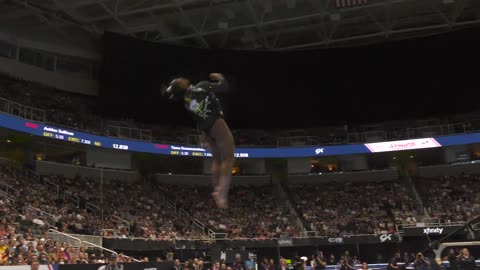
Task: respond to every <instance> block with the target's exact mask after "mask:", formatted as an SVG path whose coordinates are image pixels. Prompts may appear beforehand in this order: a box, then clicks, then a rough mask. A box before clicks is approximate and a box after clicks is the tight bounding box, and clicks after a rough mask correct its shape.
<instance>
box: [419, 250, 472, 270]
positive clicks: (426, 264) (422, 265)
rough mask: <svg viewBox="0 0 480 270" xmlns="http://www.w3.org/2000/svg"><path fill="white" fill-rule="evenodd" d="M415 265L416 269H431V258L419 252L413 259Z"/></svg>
mask: <svg viewBox="0 0 480 270" xmlns="http://www.w3.org/2000/svg"><path fill="white" fill-rule="evenodd" d="M413 266H414V267H415V270H430V260H429V259H428V258H425V256H424V255H423V253H421V252H419V253H417V256H416V257H415V260H414V261H413ZM472 270H473V269H472Z"/></svg>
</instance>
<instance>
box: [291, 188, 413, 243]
mask: <svg viewBox="0 0 480 270" xmlns="http://www.w3.org/2000/svg"><path fill="white" fill-rule="evenodd" d="M288 189H289V191H290V192H289V194H291V196H292V200H293V202H294V204H295V207H296V209H297V211H298V212H299V214H300V216H301V219H302V220H303V222H304V223H305V228H306V229H307V230H309V231H312V232H317V234H318V235H321V236H323V235H325V236H339V235H351V234H383V233H394V232H395V231H396V228H395V223H399V222H401V220H403V219H406V218H408V217H409V216H412V215H415V201H414V199H413V198H412V197H411V196H409V195H408V192H406V188H405V187H404V186H402V185H401V184H400V183H398V182H380V183H374V182H370V183H355V182H354V183H346V184H345V183H319V184H315V185H309V184H305V185H293V184H291V185H289V186H288Z"/></svg>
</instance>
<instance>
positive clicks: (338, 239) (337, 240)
mask: <svg viewBox="0 0 480 270" xmlns="http://www.w3.org/2000/svg"><path fill="white" fill-rule="evenodd" d="M328 242H329V243H343V238H341V237H338V238H328Z"/></svg>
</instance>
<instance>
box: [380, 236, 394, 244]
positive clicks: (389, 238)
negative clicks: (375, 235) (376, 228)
mask: <svg viewBox="0 0 480 270" xmlns="http://www.w3.org/2000/svg"><path fill="white" fill-rule="evenodd" d="M387 240H388V241H392V234H382V235H380V242H382V243H383V242H385V241H387Z"/></svg>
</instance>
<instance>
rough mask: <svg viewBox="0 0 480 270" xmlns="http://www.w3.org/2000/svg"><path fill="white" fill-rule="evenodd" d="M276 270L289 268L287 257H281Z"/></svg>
mask: <svg viewBox="0 0 480 270" xmlns="http://www.w3.org/2000/svg"><path fill="white" fill-rule="evenodd" d="M276 270H288V265H287V262H286V261H285V258H280V262H279V264H278V266H277V269H276Z"/></svg>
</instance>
